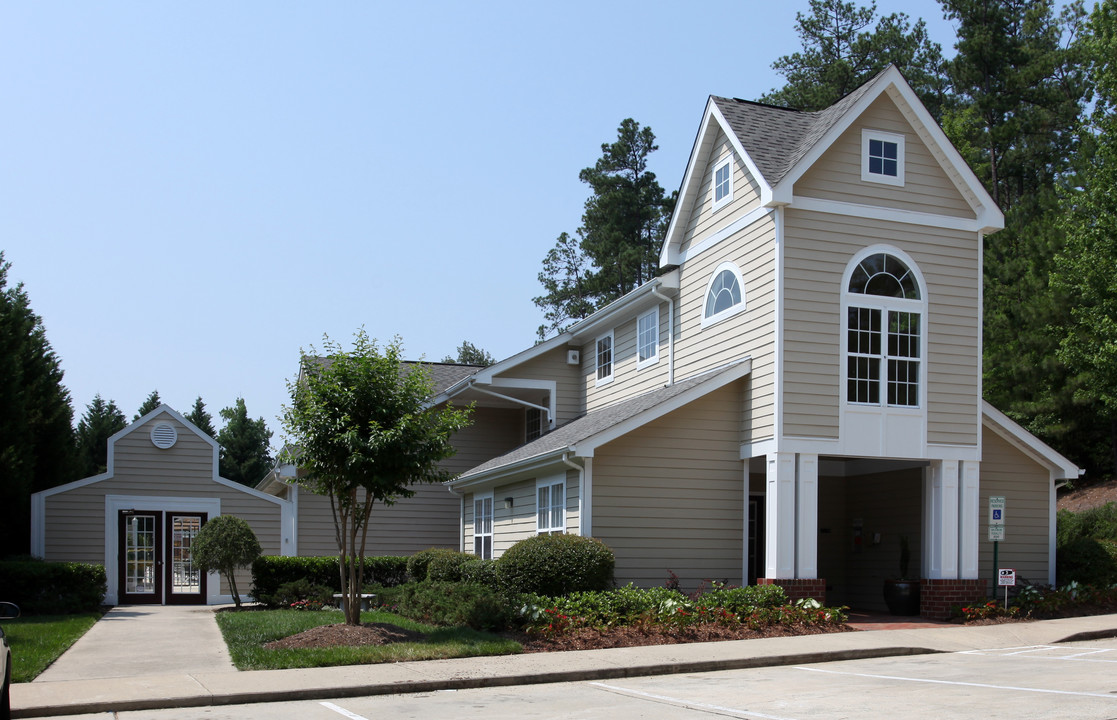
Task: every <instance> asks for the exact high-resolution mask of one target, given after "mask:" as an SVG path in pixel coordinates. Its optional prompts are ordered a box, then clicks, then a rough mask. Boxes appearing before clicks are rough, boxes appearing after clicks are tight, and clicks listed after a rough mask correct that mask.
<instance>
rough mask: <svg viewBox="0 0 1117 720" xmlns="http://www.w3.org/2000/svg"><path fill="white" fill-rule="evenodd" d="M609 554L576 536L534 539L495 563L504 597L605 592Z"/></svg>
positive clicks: (610, 565)
mask: <svg viewBox="0 0 1117 720" xmlns="http://www.w3.org/2000/svg"><path fill="white" fill-rule="evenodd" d="M614 564H615V559H614V557H613V551H612V550H610V549H609V548H608V546H606V545H605V543H603V542H601V541H600V540H596V539H594V538H589V537H582V536H580V535H565V534H564V535H535V536H533V537H530V538H527V539H526V540H521V541H519V542H518V543H516V544H515V545H513V546H512V547H510V548H508V550H506V551H505V552H504V554H503V555H501V556H500V559H499V560H497V561H496V574H497V579H498V581H499V583H500V587H501V589H502V590H504V591H505V592H507V593H510V594H516V593H525V592H527V593H538V594H541V595H565V594H567V593H571V592H584V591H587V590H605V589H607V588H608V587H609V586H610V585H612V583H613V566H614Z"/></svg>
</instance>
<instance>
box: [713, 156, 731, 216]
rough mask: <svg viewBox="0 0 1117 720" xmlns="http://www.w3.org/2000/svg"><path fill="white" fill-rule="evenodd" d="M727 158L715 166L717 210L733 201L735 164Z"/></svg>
mask: <svg viewBox="0 0 1117 720" xmlns="http://www.w3.org/2000/svg"><path fill="white" fill-rule="evenodd" d="M731 160H732V157H727V158H725V159H724V160H722V161H721V162H719V163H718V164H717V165H716V166H714V203H713V209H714V210H717V209H718V208H720V207H721V206H722V205H725V204H726V203H728V202H729V201H730V200H732V199H733V163H732V162H730V161H731Z"/></svg>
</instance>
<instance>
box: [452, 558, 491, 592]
mask: <svg viewBox="0 0 1117 720" xmlns="http://www.w3.org/2000/svg"><path fill="white" fill-rule="evenodd" d="M461 573H462V582H467V583H474V584H477V585H484V586H485V587H487V588H491V589H493V590H499V589H500V584H499V582H498V581H497V577H496V561H495V560H486V559H485V558H479V557H474V556H472V555H471V556H469V560H466V561H465V562H463V563H462V565H461Z"/></svg>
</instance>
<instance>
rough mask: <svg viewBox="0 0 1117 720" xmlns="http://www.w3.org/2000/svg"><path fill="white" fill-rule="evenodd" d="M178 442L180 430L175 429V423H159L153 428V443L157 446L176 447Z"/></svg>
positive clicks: (164, 448) (163, 447)
mask: <svg viewBox="0 0 1117 720" xmlns="http://www.w3.org/2000/svg"><path fill="white" fill-rule="evenodd" d="M176 442H178V431H177V430H175V427H174V425H168V424H167V423H159V424H158V425H156V426H155V427H153V428H151V444H152V445H154V446H155V447H157V448H161V449H163V450H166V449H167V448H170V447H174V444H175V443H176Z"/></svg>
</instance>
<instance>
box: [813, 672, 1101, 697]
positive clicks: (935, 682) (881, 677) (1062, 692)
mask: <svg viewBox="0 0 1117 720" xmlns="http://www.w3.org/2000/svg"><path fill="white" fill-rule="evenodd" d="M795 669H796V670H808V671H810V672H818V673H828V674H830V675H849V676H851V677H863V678H872V679H875V680H900V681H902V682H916V683H928V684H931V685H959V686H962V687H978V688H989V689H991V690H1013V691H1015V692H1032V693H1043V694H1047V695H1075V696H1079V697H1098V698H1106V699H1109V700H1117V696H1114V695H1110V694H1109V693H1091V692H1074V691H1072V690H1047V689H1044V688H1030V687H1016V686H1014V685H990V684H987V683H971V682H960V681H957V680H932V679H930V678H912V677H900V676H899V675H872V674H869V673H852V672H841V671H840V670H823V669H822V668H811V667H796V668H795Z"/></svg>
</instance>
